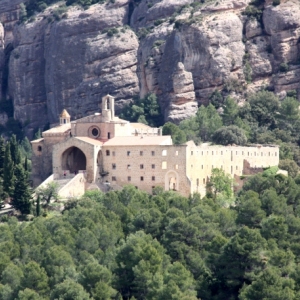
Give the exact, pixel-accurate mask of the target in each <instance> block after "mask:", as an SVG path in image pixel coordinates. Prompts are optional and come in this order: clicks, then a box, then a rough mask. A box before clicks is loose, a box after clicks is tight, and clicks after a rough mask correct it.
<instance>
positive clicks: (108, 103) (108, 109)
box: [102, 94, 115, 122]
mask: <svg viewBox="0 0 300 300" xmlns="http://www.w3.org/2000/svg"><path fill="white" fill-rule="evenodd" d="M102 118H103V121H104V122H109V121H112V120H113V119H114V118H115V98H114V97H113V96H111V95H108V94H107V95H106V96H104V97H102Z"/></svg>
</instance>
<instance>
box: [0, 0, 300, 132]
mask: <svg viewBox="0 0 300 300" xmlns="http://www.w3.org/2000/svg"><path fill="white" fill-rule="evenodd" d="M23 1H24V0H2V1H1V2H0V22H1V23H2V24H3V27H1V25H0V68H1V71H0V76H1V78H2V79H3V75H6V76H7V74H9V75H8V86H7V87H5V86H4V87H1V90H2V92H3V91H4V92H3V95H2V96H5V97H7V98H11V99H13V102H14V112H15V118H16V119H19V120H20V121H22V123H23V124H29V125H27V127H26V130H27V132H29V133H30V132H32V131H33V129H36V128H37V127H41V128H42V127H43V126H44V125H45V124H46V123H48V122H49V123H56V122H57V120H58V115H59V113H60V111H61V110H62V109H63V108H66V109H67V110H68V111H69V113H70V114H71V116H72V118H79V117H81V116H84V115H87V114H90V113H93V112H96V111H99V104H100V101H101V98H102V96H104V95H105V94H107V93H109V94H111V95H113V96H114V97H115V98H116V102H115V103H116V113H117V114H118V112H119V110H120V108H121V107H122V106H123V105H124V103H126V102H128V101H130V100H131V99H132V98H133V96H135V95H138V94H139V96H140V97H144V96H145V95H146V94H148V93H155V94H156V95H157V97H158V100H159V103H160V105H161V108H162V111H163V113H164V117H165V121H167V120H170V121H173V122H175V123H179V122H180V121H181V120H183V119H185V118H188V117H190V116H192V115H194V114H195V113H196V111H197V107H198V106H199V105H201V104H207V103H208V102H209V96H210V95H211V93H212V92H213V91H214V90H216V89H218V90H220V91H221V90H225V91H227V92H228V94H230V93H231V96H232V97H234V98H235V99H237V101H241V102H242V101H243V100H244V94H246V92H247V93H251V92H255V91H257V90H259V89H260V87H261V86H262V85H268V86H270V87H272V88H274V90H275V92H277V93H281V94H283V93H284V92H285V91H288V90H291V89H297V90H300V72H299V58H300V43H299V40H300V39H299V38H300V5H299V1H298V0H285V1H281V2H282V3H281V4H280V5H278V6H276V7H274V6H273V5H272V1H266V2H265V7H264V9H263V18H262V19H255V18H253V17H247V16H246V15H244V14H243V11H244V10H245V9H246V7H247V6H248V5H249V4H250V2H251V0H219V1H206V2H205V3H202V2H201V1H200V2H199V1H194V0H181V1H179V0H162V1H160V0H152V1H151V2H150V1H149V0H141V1H140V2H138V1H135V2H132V1H129V0H116V1H115V3H111V2H107V3H104V4H95V5H92V6H90V8H89V9H87V10H83V9H82V8H81V7H79V6H78V7H77V6H70V7H68V11H67V16H66V18H62V19H61V20H59V21H55V20H54V17H53V11H54V10H55V9H56V8H57V7H58V6H59V5H61V3H62V2H57V3H56V4H54V5H52V6H50V7H48V8H47V9H46V10H45V11H44V12H42V13H39V14H37V15H36V16H35V21H32V22H26V23H23V24H20V22H19V15H20V3H22V2H23ZM113 28H117V30H115V29H114V30H112V29H113ZM282 63H286V64H288V71H287V72H286V73H282V72H280V70H281V71H282V68H280V65H281V64H282ZM4 70H7V71H8V72H6V73H5V72H4ZM4 79H5V78H4ZM246 80H247V81H248V82H246ZM4 82H5V80H1V84H3V83H4ZM244 89H246V90H244ZM227 92H226V93H227ZM299 95H300V93H299Z"/></svg>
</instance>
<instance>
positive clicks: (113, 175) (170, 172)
mask: <svg viewBox="0 0 300 300" xmlns="http://www.w3.org/2000/svg"><path fill="white" fill-rule="evenodd" d="M107 151H109V152H107ZM128 152H129V153H128ZM102 153H103V166H104V170H105V171H108V172H109V174H108V175H107V176H105V177H104V178H102V179H100V180H103V181H104V182H105V181H108V182H110V183H111V184H112V185H118V186H124V185H126V184H132V185H135V186H137V187H138V188H139V189H142V190H145V191H147V192H149V193H151V192H152V188H153V187H154V186H161V187H163V188H164V189H166V188H167V189H168V182H166V181H168V178H169V177H174V178H176V179H178V180H177V182H176V190H178V191H180V193H181V194H182V195H185V196H188V195H189V194H190V192H191V191H190V183H189V180H188V178H187V177H186V167H185V166H186V146H185V145H183V146H170V145H169V146H114V147H113V146H107V147H106V146H105V145H104V146H103V148H102ZM108 154H109V155H108ZM152 165H153V166H152Z"/></svg>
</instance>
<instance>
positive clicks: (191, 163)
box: [31, 95, 279, 197]
mask: <svg viewBox="0 0 300 300" xmlns="http://www.w3.org/2000/svg"><path fill="white" fill-rule="evenodd" d="M31 143H32V149H33V157H32V179H33V183H34V186H37V185H39V184H41V183H42V181H44V180H45V181H44V184H46V183H47V182H51V181H57V182H58V184H59V193H60V195H61V196H63V197H74V196H80V195H82V194H83V193H84V191H85V190H87V189H94V188H96V189H97V188H98V189H101V190H103V191H106V190H109V189H119V188H121V187H122V186H124V185H127V184H132V185H134V186H136V187H137V188H139V189H141V190H144V191H147V192H149V193H151V191H152V189H153V188H154V187H156V186H161V187H163V188H164V189H165V190H175V191H178V192H179V193H180V194H182V195H184V196H188V195H190V194H191V193H194V192H199V193H200V194H201V195H202V196H204V195H205V188H206V184H207V181H208V180H209V178H210V176H211V170H212V169H213V168H222V169H223V170H224V171H225V172H226V173H228V174H231V176H232V177H236V178H239V177H240V176H241V175H245V174H251V173H252V172H255V170H260V169H261V168H266V167H269V166H277V165H278V163H279V148H278V146H261V145H255V146H251V147H240V146H218V145H213V146H211V145H208V144H202V145H200V146H196V145H195V144H194V142H192V141H190V142H187V143H185V144H182V145H173V143H172V139H171V136H162V130H161V129H160V128H151V127H149V126H147V125H145V124H141V123H130V122H128V121H125V120H122V119H120V118H118V117H116V116H115V112H114V98H113V97H112V96H110V95H107V96H105V97H103V98H102V112H101V113H95V114H94V115H90V116H87V117H84V118H82V119H78V120H74V121H72V122H71V117H70V115H69V114H68V113H67V111H66V110H63V112H62V114H61V115H60V124H59V125H58V126H56V127H53V128H51V129H49V130H47V131H44V132H43V133H42V138H41V139H37V140H34V141H32V142H31Z"/></svg>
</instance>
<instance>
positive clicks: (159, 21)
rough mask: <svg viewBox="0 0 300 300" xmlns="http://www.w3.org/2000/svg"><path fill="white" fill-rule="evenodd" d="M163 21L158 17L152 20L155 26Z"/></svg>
mask: <svg viewBox="0 0 300 300" xmlns="http://www.w3.org/2000/svg"><path fill="white" fill-rule="evenodd" d="M163 22H164V20H162V19H158V20H155V21H154V25H155V26H158V25H160V24H162V23H163Z"/></svg>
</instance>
